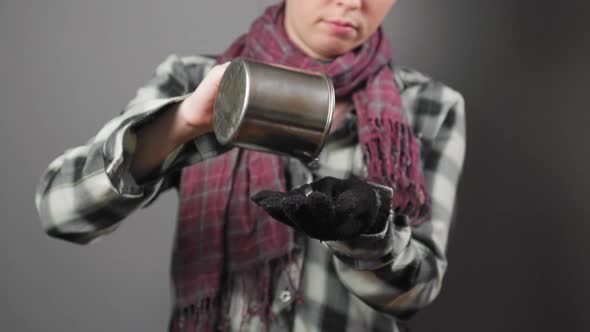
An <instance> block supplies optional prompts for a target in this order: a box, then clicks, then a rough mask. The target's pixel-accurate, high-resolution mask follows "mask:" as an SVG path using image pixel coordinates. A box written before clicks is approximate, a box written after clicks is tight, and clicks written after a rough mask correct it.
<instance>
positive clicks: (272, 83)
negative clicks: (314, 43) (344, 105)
mask: <svg viewBox="0 0 590 332" xmlns="http://www.w3.org/2000/svg"><path fill="white" fill-rule="evenodd" d="M334 105H335V95H334V86H333V84H332V81H331V80H330V78H328V77H327V76H326V75H325V74H322V73H313V72H309V71H303V70H299V69H295V68H290V67H284V66H278V65H268V64H263V63H261V62H257V61H252V60H246V59H243V58H237V59H235V60H233V61H232V63H231V64H230V65H229V66H228V67H227V69H226V71H225V73H224V75H223V77H222V79H221V83H220V86H219V90H218V93H217V97H216V100H215V109H214V115H213V127H214V131H215V136H216V137H217V140H218V141H219V142H220V143H221V144H224V145H226V144H231V145H235V146H240V147H244V148H249V149H254V150H260V151H267V152H273V153H278V154H287V155H290V156H294V157H298V158H300V159H302V160H305V161H312V160H313V159H314V158H315V157H316V156H317V155H318V154H319V153H320V151H321V150H322V147H323V146H324V142H325V141H326V138H327V135H328V133H329V131H330V124H331V122H332V114H333V112H334Z"/></svg>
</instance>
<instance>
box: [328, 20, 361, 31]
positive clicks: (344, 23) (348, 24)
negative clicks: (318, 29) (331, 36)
mask: <svg viewBox="0 0 590 332" xmlns="http://www.w3.org/2000/svg"><path fill="white" fill-rule="evenodd" d="M326 22H328V23H330V24H333V25H336V26H339V27H343V28H353V29H355V30H356V29H357V26H356V25H355V24H353V23H352V22H350V21H343V20H326Z"/></svg>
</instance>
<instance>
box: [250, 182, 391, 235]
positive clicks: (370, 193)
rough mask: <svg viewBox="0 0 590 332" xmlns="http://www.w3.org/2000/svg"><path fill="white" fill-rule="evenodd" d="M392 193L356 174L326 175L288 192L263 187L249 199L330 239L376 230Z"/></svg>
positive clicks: (282, 219)
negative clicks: (348, 176)
mask: <svg viewBox="0 0 590 332" xmlns="http://www.w3.org/2000/svg"><path fill="white" fill-rule="evenodd" d="M391 196H392V195H391V191H387V190H384V189H377V187H376V186H373V185H370V184H368V183H367V182H364V181H361V180H359V179H356V178H351V179H348V180H340V179H336V178H333V177H325V178H322V179H320V180H318V181H315V182H313V183H311V184H308V185H304V186H302V187H299V188H297V189H294V190H291V191H289V192H287V193H282V192H275V191H270V190H264V191H261V192H259V193H257V194H255V195H254V196H252V200H253V201H254V202H255V203H256V204H258V205H259V206H261V207H262V208H263V209H264V210H265V211H266V212H267V213H268V214H269V215H271V216H272V217H273V218H275V219H276V220H278V221H280V222H282V223H284V224H286V225H289V226H291V227H293V228H295V229H297V230H299V231H302V232H304V233H306V234H307V235H309V236H310V237H313V238H316V239H319V240H324V241H332V240H346V239H350V238H353V237H355V236H358V235H360V234H370V233H375V232H378V231H379V230H380V229H381V227H383V225H384V224H383V222H384V221H385V220H387V217H388V216H389V210H390V208H391V202H392V198H391Z"/></svg>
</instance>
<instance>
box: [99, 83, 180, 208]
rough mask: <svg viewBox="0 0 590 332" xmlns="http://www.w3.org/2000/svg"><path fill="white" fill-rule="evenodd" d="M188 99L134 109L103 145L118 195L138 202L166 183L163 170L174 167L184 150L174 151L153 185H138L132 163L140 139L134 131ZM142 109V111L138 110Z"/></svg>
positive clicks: (107, 165)
mask: <svg viewBox="0 0 590 332" xmlns="http://www.w3.org/2000/svg"><path fill="white" fill-rule="evenodd" d="M187 96H188V95H184V96H179V97H173V98H165V99H157V100H151V101H149V102H147V103H146V104H143V105H135V106H134V107H133V108H134V109H132V110H129V111H128V112H127V113H125V114H124V115H123V117H125V116H126V117H125V118H124V119H123V120H122V121H121V122H120V124H119V126H118V127H117V128H116V129H115V130H114V131H113V132H112V133H111V134H110V135H109V136H108V137H107V139H106V140H105V143H104V145H103V158H104V162H105V170H106V174H107V176H108V177H109V179H110V181H111V183H112V185H113V187H114V188H115V189H116V190H117V191H118V192H119V194H121V195H123V196H125V197H129V198H138V197H141V196H143V195H144V194H146V193H152V194H155V193H157V190H156V189H157V188H158V187H159V186H160V185H161V183H162V181H163V175H164V174H165V172H162V171H161V170H162V168H165V167H167V166H169V165H171V164H172V163H173V161H174V160H175V159H176V158H178V156H179V154H180V152H181V151H182V150H183V146H179V147H178V148H177V149H175V150H174V151H172V152H171V153H170V154H169V155H168V156H167V157H166V159H165V160H164V162H163V163H162V164H161V166H160V167H157V169H159V171H158V173H159V176H157V177H153V178H151V180H150V181H144V182H142V183H141V184H139V183H138V182H137V181H136V180H135V178H134V177H133V176H132V175H131V171H130V168H131V162H132V161H133V155H134V153H135V149H136V145H137V137H136V135H135V133H134V132H133V130H132V128H134V127H135V126H137V125H139V124H141V123H144V122H147V121H150V120H152V119H153V118H154V117H156V116H158V114H159V113H160V111H162V110H165V109H167V108H168V107H171V106H173V105H175V104H178V103H179V102H181V101H182V100H184V99H185V98H186V97H187ZM140 107H143V108H144V109H143V110H141V109H140V110H138V108H140Z"/></svg>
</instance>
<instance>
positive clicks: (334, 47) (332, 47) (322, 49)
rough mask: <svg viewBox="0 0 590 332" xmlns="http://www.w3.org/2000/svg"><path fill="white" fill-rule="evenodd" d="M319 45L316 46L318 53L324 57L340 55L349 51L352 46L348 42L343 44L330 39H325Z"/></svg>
mask: <svg viewBox="0 0 590 332" xmlns="http://www.w3.org/2000/svg"><path fill="white" fill-rule="evenodd" d="M320 45H321V46H319V47H318V48H317V50H318V51H319V54H322V55H324V57H326V58H334V57H337V56H339V55H342V54H344V53H346V52H349V51H350V50H352V49H353V48H354V46H351V45H348V44H346V45H343V44H342V43H334V41H330V42H327V41H326V42H324V43H322V44H320ZM328 45H329V46H328Z"/></svg>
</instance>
